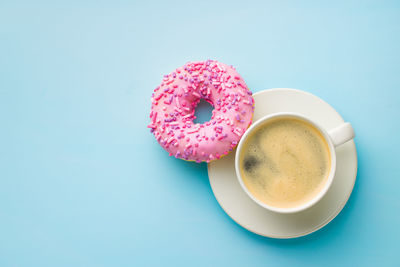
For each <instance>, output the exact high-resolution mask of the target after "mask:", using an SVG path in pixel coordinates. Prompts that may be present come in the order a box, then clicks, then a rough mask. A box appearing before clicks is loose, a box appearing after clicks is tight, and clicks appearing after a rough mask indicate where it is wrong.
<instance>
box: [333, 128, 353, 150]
mask: <svg viewBox="0 0 400 267" xmlns="http://www.w3.org/2000/svg"><path fill="white" fill-rule="evenodd" d="M328 134H329V136H330V137H331V139H332V143H333V145H334V146H335V147H337V146H340V145H342V144H344V143H346V142H347V141H349V140H351V139H353V138H354V136H355V134H354V130H353V127H352V126H351V124H350V123H348V122H345V123H343V124H342V125H340V126H338V127H336V128H334V129H332V130H330V131H328Z"/></svg>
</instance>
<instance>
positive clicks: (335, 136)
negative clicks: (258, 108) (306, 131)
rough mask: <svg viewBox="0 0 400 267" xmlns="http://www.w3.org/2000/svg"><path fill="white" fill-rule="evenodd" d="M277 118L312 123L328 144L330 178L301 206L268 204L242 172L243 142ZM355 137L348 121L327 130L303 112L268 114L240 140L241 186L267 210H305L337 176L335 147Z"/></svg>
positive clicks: (238, 175) (237, 159) (237, 167)
mask: <svg viewBox="0 0 400 267" xmlns="http://www.w3.org/2000/svg"><path fill="white" fill-rule="evenodd" d="M277 118H292V119H298V120H301V121H304V122H306V123H309V124H311V125H312V126H314V127H315V128H316V129H317V130H318V131H319V132H320V133H321V135H322V136H323V138H324V139H325V141H326V143H327V144H328V148H329V153H330V166H331V168H330V172H329V174H328V178H327V180H326V182H325V184H324V186H323V187H322V189H321V190H320V191H319V192H318V193H317V194H316V196H315V197H313V198H312V199H310V200H309V201H307V202H306V203H304V204H302V205H300V206H295V207H290V208H281V207H274V206H270V205H267V204H266V203H264V202H262V201H260V200H259V199H257V198H256V197H255V196H254V195H252V193H251V192H250V191H249V190H248V189H247V187H246V185H245V184H244V182H243V178H242V176H241V172H240V165H241V164H240V159H241V157H240V155H241V153H242V148H243V144H244V142H245V140H246V139H247V138H248V137H249V136H250V135H251V133H252V132H253V131H255V130H259V127H258V126H260V125H262V124H264V123H266V122H267V121H271V120H273V119H277ZM353 138H354V130H353V127H352V126H351V124H350V123H348V122H345V123H343V124H342V125H340V126H339V127H336V128H334V129H332V130H329V131H326V130H325V129H324V128H323V127H321V126H320V125H318V124H317V123H316V122H315V121H312V120H311V119H309V118H307V117H305V116H303V115H301V114H298V113H293V112H279V113H274V114H270V115H267V116H265V117H263V118H261V119H259V120H258V121H256V122H255V123H253V124H252V125H251V126H250V127H249V129H247V131H246V132H245V133H244V134H243V136H242V138H241V140H240V142H239V145H238V147H237V149H236V157H235V169H236V176H237V177H238V180H239V183H240V185H241V187H242V188H243V190H244V191H245V192H246V194H247V195H248V196H249V197H250V198H251V199H252V200H253V201H254V202H256V203H257V204H258V205H260V206H261V207H263V208H265V209H267V210H270V211H273V212H278V213H295V212H300V211H303V210H305V209H307V208H309V207H311V206H313V205H314V204H315V203H317V202H318V201H319V200H320V199H321V198H322V197H323V196H324V195H325V194H326V192H327V191H328V189H329V188H330V186H331V185H332V181H333V179H334V177H335V171H336V151H335V147H337V146H340V145H341V144H343V143H345V142H347V141H349V140H351V139H353Z"/></svg>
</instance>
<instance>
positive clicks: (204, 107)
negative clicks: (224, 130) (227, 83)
mask: <svg viewBox="0 0 400 267" xmlns="http://www.w3.org/2000/svg"><path fill="white" fill-rule="evenodd" d="M213 109H214V107H213V106H212V105H211V104H210V103H208V102H207V101H206V100H204V99H200V101H199V103H197V106H196V108H195V111H194V116H195V119H194V120H193V122H194V123H205V122H207V121H209V120H211V116H212V111H213Z"/></svg>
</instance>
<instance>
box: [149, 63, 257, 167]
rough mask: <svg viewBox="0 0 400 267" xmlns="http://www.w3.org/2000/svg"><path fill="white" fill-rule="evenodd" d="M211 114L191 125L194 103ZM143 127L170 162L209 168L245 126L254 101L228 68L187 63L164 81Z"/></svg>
mask: <svg viewBox="0 0 400 267" xmlns="http://www.w3.org/2000/svg"><path fill="white" fill-rule="evenodd" d="M202 98H203V99H204V100H206V101H207V102H209V103H210V104H211V105H212V106H213V107H214V110H213V111H212V117H211V120H210V121H208V122H206V123H203V124H199V123H193V119H194V118H195V116H194V112H195V108H196V106H197V104H198V103H199V101H200V99H202ZM151 103H152V105H151V112H150V121H151V122H150V124H149V125H148V127H149V128H150V129H151V132H152V133H153V134H154V136H155V137H156V139H157V141H158V143H159V144H160V145H161V146H162V147H163V148H164V149H165V150H166V151H168V152H169V155H170V156H175V157H176V158H181V159H185V160H190V161H196V162H202V161H206V162H210V161H212V160H214V159H219V158H220V157H221V156H223V155H226V154H228V153H229V152H230V151H232V149H233V148H235V146H236V145H237V143H238V142H239V140H240V138H241V137H242V135H243V133H244V132H245V131H246V129H247V128H248V127H249V126H250V124H251V121H252V118H253V111H254V99H253V97H252V93H251V91H250V90H249V89H248V88H247V86H246V84H245V82H244V81H243V79H242V77H240V75H239V74H238V73H237V72H236V70H235V69H234V68H233V67H232V66H227V65H225V64H223V63H221V62H217V61H214V60H207V61H202V62H189V63H187V64H186V65H184V66H183V67H180V68H178V69H176V70H175V71H174V72H172V73H171V74H169V75H165V76H164V79H163V81H162V83H161V85H160V86H159V87H157V88H156V89H155V90H154V93H153V94H152V97H151Z"/></svg>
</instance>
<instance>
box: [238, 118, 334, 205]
mask: <svg viewBox="0 0 400 267" xmlns="http://www.w3.org/2000/svg"><path fill="white" fill-rule="evenodd" d="M240 164H241V165H240V172H241V176H242V178H243V182H244V184H245V186H246V187H247V189H248V190H249V191H250V193H251V194H252V195H253V196H255V197H256V198H257V199H259V200H260V201H262V202H264V203H265V204H267V205H270V206H274V207H280V208H290V207H296V206H299V205H302V204H304V203H306V202H308V201H309V200H310V199H312V198H313V197H315V195H316V194H318V192H319V191H320V190H321V189H322V187H323V185H324V184H325V182H326V180H327V177H328V174H329V171H330V153H329V146H328V144H327V143H326V141H325V139H324V137H323V136H322V134H321V133H320V132H319V131H318V130H317V129H316V128H315V127H314V126H312V125H311V124H308V123H306V122H303V121H301V120H298V119H292V118H277V119H275V120H273V121H269V122H267V123H265V124H263V125H260V126H258V128H257V129H256V130H255V131H254V133H252V134H251V135H250V136H249V137H248V138H247V139H246V140H245V143H244V144H243V148H242V153H241V158H240Z"/></svg>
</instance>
